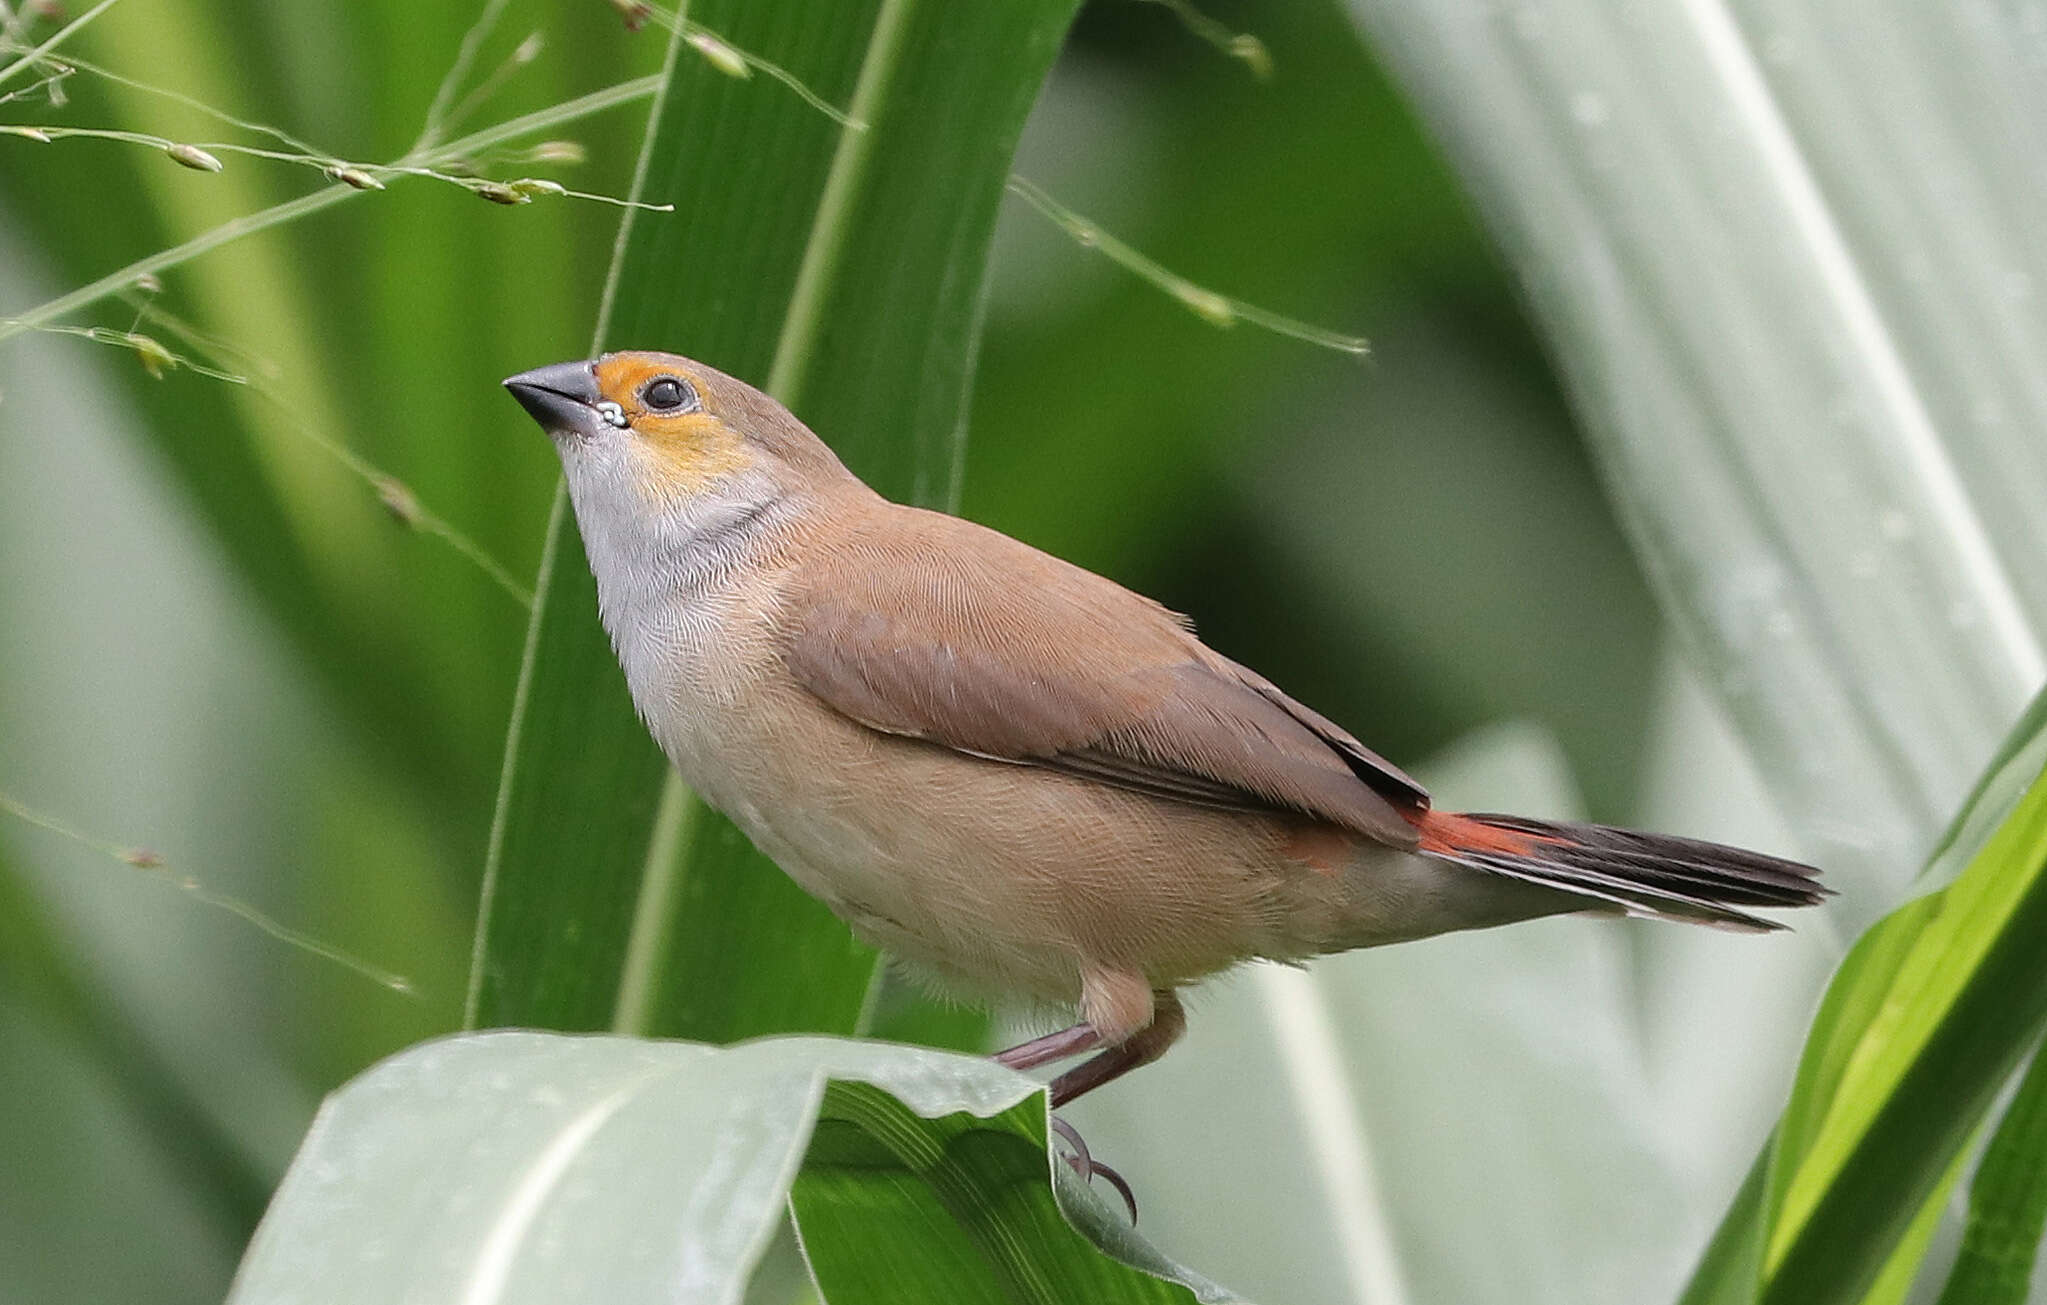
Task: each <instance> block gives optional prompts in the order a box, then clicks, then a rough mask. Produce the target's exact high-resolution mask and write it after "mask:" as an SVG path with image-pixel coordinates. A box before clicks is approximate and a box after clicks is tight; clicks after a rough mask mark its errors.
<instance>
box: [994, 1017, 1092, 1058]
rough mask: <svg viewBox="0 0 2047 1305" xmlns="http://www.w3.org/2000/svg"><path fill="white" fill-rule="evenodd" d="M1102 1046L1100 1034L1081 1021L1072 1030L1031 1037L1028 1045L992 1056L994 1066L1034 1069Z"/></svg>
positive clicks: (1018, 1046)
mask: <svg viewBox="0 0 2047 1305" xmlns="http://www.w3.org/2000/svg"><path fill="white" fill-rule="evenodd" d="M1101 1045H1102V1035H1101V1034H1100V1033H1098V1032H1096V1031H1095V1026H1094V1025H1092V1024H1090V1023H1088V1022H1087V1021H1086V1020H1082V1021H1081V1022H1080V1023H1078V1024H1075V1025H1074V1026H1072V1027H1071V1028H1064V1029H1061V1030H1059V1031H1058V1032H1057V1033H1047V1034H1046V1035H1045V1036H1044V1037H1042V1038H1032V1039H1031V1040H1030V1041H1029V1042H1019V1043H1018V1044H1017V1045H1015V1046H1013V1047H1011V1048H1009V1049H1008V1050H1007V1051H998V1052H996V1053H995V1063H996V1064H998V1065H1007V1066H1009V1067H1010V1068H1011V1069H1036V1068H1037V1067H1038V1066H1040V1065H1049V1064H1051V1063H1052V1062H1053V1061H1055V1060H1064V1059H1066V1058H1067V1057H1068V1056H1078V1055H1079V1054H1080V1053H1081V1052H1083V1051H1093V1050H1094V1049H1095V1048H1096V1047H1099V1046H1101Z"/></svg>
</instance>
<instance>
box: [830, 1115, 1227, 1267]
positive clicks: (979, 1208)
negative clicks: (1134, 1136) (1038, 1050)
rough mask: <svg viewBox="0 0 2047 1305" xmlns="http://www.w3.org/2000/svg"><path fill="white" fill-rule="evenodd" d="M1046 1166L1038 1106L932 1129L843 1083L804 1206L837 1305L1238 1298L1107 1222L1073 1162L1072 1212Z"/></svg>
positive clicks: (932, 1123)
mask: <svg viewBox="0 0 2047 1305" xmlns="http://www.w3.org/2000/svg"><path fill="white" fill-rule="evenodd" d="M1045 1161H1046V1151H1045V1111H1044V1108H1043V1106H1042V1104H1041V1103H1040V1102H1039V1101H1038V1100H1037V1099H1036V1098H1027V1099H1026V1100H1024V1101H1022V1102H1019V1103H1018V1104H1016V1105H1014V1106H1012V1107H1010V1108H1009V1109H1007V1110H1005V1111H1003V1112H1002V1113H1000V1114H997V1115H993V1116H990V1117H988V1118H985V1119H982V1118H977V1117H975V1116H973V1115H971V1114H966V1113H955V1114H952V1115H948V1116H944V1117H941V1118H937V1119H930V1118H923V1117H920V1115H919V1114H918V1112H916V1111H914V1110H912V1109H911V1108H910V1107H909V1106H907V1105H906V1104H904V1103H903V1102H901V1101H898V1100H896V1099H895V1098H894V1097H892V1096H890V1095H888V1094H887V1093H886V1092H883V1091H881V1090H879V1089H877V1088H875V1087H872V1086H869V1085H867V1084H864V1083H833V1084H832V1085H830V1086H829V1087H828V1088H827V1089H826V1091H825V1096H824V1103H823V1107H822V1109H821V1110H820V1112H819V1116H818V1122H817V1131H816V1132H815V1133H814V1134H813V1135H812V1137H811V1140H810V1149H809V1151H808V1152H807V1153H806V1154H805V1156H804V1161H803V1171H802V1173H801V1174H799V1175H798V1176H797V1179H796V1184H795V1187H794V1189H793V1190H792V1191H791V1193H790V1209H791V1210H792V1211H793V1212H794V1214H795V1216H796V1227H797V1234H798V1236H799V1237H800V1238H801V1240H802V1245H803V1252H804V1256H805V1258H806V1259H807V1260H808V1261H809V1263H810V1267H811V1272H812V1273H813V1274H815V1275H816V1278H817V1283H818V1286H819V1288H820V1289H821V1290H822V1291H823V1293H824V1297H825V1299H826V1300H827V1301H829V1302H831V1305H860V1303H861V1302H869V1301H871V1302H875V1303H876V1305H882V1303H884V1302H902V1303H903V1305H911V1303H912V1302H916V1301H932V1302H935V1303H940V1305H950V1303H951V1302H954V1301H989V1302H1018V1303H1023V1302H1028V1303H1030V1305H1059V1303H1060V1302H1064V1301H1083V1300H1084V1301H1099V1302H1104V1305H1106V1303H1107V1302H1113V1301H1131V1302H1138V1301H1157V1302H1164V1301H1194V1300H1197V1299H1198V1300H1202V1301H1229V1300H1235V1299H1236V1298H1235V1297H1233V1296H1231V1295H1230V1294H1229V1293H1228V1292H1225V1291H1223V1290H1222V1289H1221V1288H1219V1287H1216V1286H1214V1285H1213V1284H1211V1283H1208V1282H1206V1281H1205V1280H1202V1279H1199V1278H1194V1277H1191V1276H1189V1275H1187V1274H1186V1273H1185V1272H1184V1271H1182V1270H1180V1269H1178V1268H1177V1267H1176V1266H1174V1265H1171V1264H1170V1263H1168V1262H1166V1261H1165V1260H1164V1259H1163V1258H1162V1257H1160V1256H1159V1255H1158V1253H1157V1252H1156V1251H1153V1250H1151V1249H1150V1248H1149V1247H1148V1246H1145V1245H1144V1243H1143V1242H1142V1241H1141V1240H1140V1239H1138V1238H1136V1237H1135V1236H1134V1235H1133V1234H1132V1233H1131V1232H1130V1231H1129V1229H1128V1225H1127V1224H1125V1223H1124V1222H1122V1220H1123V1219H1124V1218H1125V1216H1124V1215H1123V1214H1122V1211H1121V1209H1120V1207H1119V1208H1118V1210H1117V1211H1116V1212H1115V1213H1107V1212H1105V1211H1104V1209H1103V1204H1102V1201H1101V1200H1100V1198H1099V1197H1097V1196H1096V1195H1094V1194H1091V1193H1087V1192H1083V1191H1080V1190H1078V1189H1077V1186H1076V1185H1077V1183H1078V1180H1077V1179H1075V1178H1073V1176H1072V1174H1071V1173H1070V1171H1069V1170H1068V1168H1067V1167H1066V1165H1065V1163H1064V1162H1063V1161H1061V1162H1059V1163H1058V1165H1057V1167H1056V1168H1055V1170H1054V1176H1055V1177H1056V1178H1057V1179H1058V1180H1059V1183H1060V1188H1059V1192H1060V1193H1063V1202H1062V1199H1061V1197H1060V1196H1059V1195H1055V1190H1054V1188H1053V1186H1052V1185H1050V1184H1048V1183H1047V1182H1046V1181H1045ZM1111 1199H1112V1200H1113V1198H1111ZM1062 1203H1063V1204H1065V1205H1067V1207H1068V1208H1069V1210H1070V1212H1071V1213H1073V1214H1074V1215H1075V1216H1076V1219H1075V1222H1076V1223H1078V1224H1079V1225H1080V1226H1081V1227H1085V1228H1087V1229H1088V1230H1089V1234H1090V1235H1091V1236H1094V1237H1096V1238H1097V1239H1098V1240H1101V1241H1102V1244H1103V1245H1104V1246H1105V1247H1107V1248H1108V1249H1109V1250H1110V1251H1111V1252H1112V1253H1115V1254H1116V1255H1118V1257H1119V1258H1122V1259H1124V1260H1126V1261H1127V1263H1118V1262H1117V1261H1116V1260H1114V1259H1111V1258H1109V1256H1107V1255H1103V1254H1101V1253H1099V1252H1097V1251H1096V1250H1095V1249H1094V1248H1093V1247H1089V1246H1088V1245H1087V1244H1086V1242H1085V1241H1084V1240H1083V1238H1082V1237H1081V1235H1080V1233H1078V1232H1076V1231H1075V1230H1074V1228H1073V1227H1070V1226H1068V1223H1067V1219H1066V1216H1064V1215H1062V1213H1061V1206H1062ZM1074 1207H1078V1208H1077V1209H1075V1208H1074ZM1133 1263H1134V1264H1138V1265H1140V1266H1142V1267H1143V1268H1145V1269H1147V1270H1149V1271H1150V1272H1139V1271H1138V1270H1137V1269H1134V1268H1131V1267H1130V1264H1133ZM1154 1273H1155V1274H1158V1275H1160V1276H1156V1277H1154V1276H1152V1274H1154ZM1168 1278H1171V1279H1174V1281H1167V1279H1168Z"/></svg>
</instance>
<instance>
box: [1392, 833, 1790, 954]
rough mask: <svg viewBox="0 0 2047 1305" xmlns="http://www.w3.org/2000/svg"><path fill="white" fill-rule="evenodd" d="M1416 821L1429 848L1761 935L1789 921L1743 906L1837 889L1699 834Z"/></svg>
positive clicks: (1634, 906) (1631, 906)
mask: <svg viewBox="0 0 2047 1305" xmlns="http://www.w3.org/2000/svg"><path fill="white" fill-rule="evenodd" d="M1416 828H1417V830H1418V831H1419V832H1420V834H1421V847H1420V851H1421V852H1422V853H1423V854H1424V855H1427V856H1433V857H1437V858H1440V859H1441V860H1445V861H1454V862H1456V863H1457V864H1458V865H1465V866H1470V867H1471V868H1473V869H1474V870H1485V871H1489V872H1491V873H1493V874H1501V875H1507V876H1509V877H1511V878H1514V879H1520V880H1524V881H1526V882H1528V883H1532V884H1541V885H1543V886H1545V887H1549V888H1558V889H1562V890H1564V891H1565V892H1571V893H1577V894H1579V895H1581V896H1584V897H1588V898H1593V899H1595V900H1597V901H1600V902H1605V903H1607V904H1608V905H1609V906H1612V907H1617V908H1619V909H1620V910H1623V911H1625V912H1627V913H1628V914H1629V915H1651V916H1661V917H1663V918H1665V919H1673V920H1688V921H1691V922H1693V923H1696V924H1711V925H1718V926H1720V927H1722V928H1728V929H1742V930H1751V931H1757V932H1760V931H1764V930H1769V929H1781V928H1783V927H1784V926H1782V925H1780V924H1777V923H1775V922H1773V921H1770V920H1764V919H1761V918H1759V917H1757V916H1753V915H1750V914H1748V913H1747V912H1746V911H1742V910H1739V909H1737V908H1739V907H1744V906H1811V905H1814V904H1815V903H1817V902H1819V901H1820V900H1821V899H1823V898H1825V897H1827V896H1829V891H1828V890H1827V889H1826V888H1824V887H1822V886H1821V885H1820V884H1819V883H1818V882H1816V880H1817V877H1818V875H1819V871H1817V870H1815V869H1813V868H1812V867H1811V866H1809V865H1800V864H1799V863H1798V862H1796V861H1785V860H1780V859H1779V858H1777V857H1774V856H1764V855H1762V854H1761V853H1759V852H1744V851H1742V850H1741V849H1740V848H1735V847H1722V846H1721V845H1720V844H1718V843H1702V842H1699V841H1698V840H1696V839H1690V838H1671V837H1668V836H1666V835H1663V834H1642V833H1637V832H1635V831H1634V830H1632V829H1610V828H1608V827H1607V826H1605V825H1578V824H1567V823H1564V822H1562V821H1549V820H1528V819H1524V818H1523V817H1521V816H1497V815H1488V814H1483V813H1478V812H1473V813H1469V814H1456V813H1452V812H1443V811H1431V812H1427V813H1426V814H1424V815H1422V816H1421V818H1420V819H1419V820H1418V821H1417V822H1416Z"/></svg>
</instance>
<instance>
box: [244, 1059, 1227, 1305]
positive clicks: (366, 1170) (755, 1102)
mask: <svg viewBox="0 0 2047 1305" xmlns="http://www.w3.org/2000/svg"><path fill="white" fill-rule="evenodd" d="M820 1102H822V1103H823V1109H822V1113H821V1114H820ZM1046 1120H1047V1114H1046V1110H1045V1097H1044V1094H1043V1090H1042V1087H1041V1086H1040V1085H1039V1084H1038V1083H1036V1082H1035V1081H1033V1080H1031V1079H1029V1078H1027V1077H1025V1076H1023V1075H1021V1074H1017V1073H1015V1072H1013V1071H1011V1070H1007V1069H1003V1068H1002V1067H1000V1066H998V1065H995V1064H994V1063H992V1062H990V1061H988V1060H984V1059H982V1058H979V1057H973V1056H962V1055H957V1054H953V1053H947V1052H935V1051H928V1050H924V1049H921V1048H914V1047H901V1046H890V1045H886V1044H881V1043H873V1042H855V1041H850V1040H845V1039H834V1038H768V1039H762V1040H759V1041H754V1042H749V1043H746V1044H744V1045H741V1046H736V1047H729V1048H718V1047H710V1046H704V1045H701V1044H695V1043H684V1042H667V1041H663V1042H652V1041H644V1040H639V1039H632V1038H619V1037H603V1036H597V1037H589V1036H585V1037H573V1036H563V1035H557V1034H542V1033H530V1032H514V1031H493V1032H485V1033H477V1034H465V1035H461V1036H457V1037H452V1038H445V1039H442V1040H440V1041H437V1042H431V1043H426V1044H423V1045H421V1046H418V1047H415V1048H413V1049H411V1050H409V1051H406V1052H404V1053H402V1054H401V1055H399V1056H396V1057H393V1058H392V1059H390V1060H388V1061H385V1062H384V1063H383V1064H380V1065H377V1066H375V1067H373V1068H372V1069H370V1070H368V1071H366V1072H365V1073H363V1074H362V1075H361V1076H359V1077H358V1078H357V1079H356V1080H354V1081H353V1082H351V1083H349V1084H348V1085H346V1086H345V1087H343V1088H342V1089H341V1090H340V1091H338V1092H336V1093H335V1094H334V1095H333V1096H332V1097H330V1098H329V1099H328V1101H327V1103H326V1104H325V1105H324V1106H323V1107H322V1108H321V1111H320V1114H319V1116H318V1117H317V1118H316V1119H315V1120H314V1123H313V1127H312V1129H311V1131H310V1132H309V1133H308V1135H307V1137H306V1140H305V1143H304V1145H303V1146H302V1147H301V1149H300V1152H299V1155H298V1158H297V1159H296V1160H295V1161H294V1162H293V1164H292V1167H291V1169H290V1171H289V1172H288V1173H287V1174H286V1175H285V1179H284V1182H283V1183H282V1184H281V1185H280V1186H279V1188H278V1193H277V1197H276V1199H275V1201H274V1202H273V1203H272V1205H271V1209H270V1211H269V1213H268V1214H267V1215H265V1217H264V1221H263V1224H262V1227H261V1228H259V1229H258V1230H257V1234H256V1237H255V1239H254V1240H253V1241H252V1242H251V1243H250V1246H249V1251H248V1255H247V1257H246V1258H245V1259H244V1261H243V1263H242V1268H241V1271H240V1273H239V1274H238V1275H237V1277H236V1281H235V1287H234V1291H233V1292H232V1293H231V1295H230V1296H229V1299H230V1301H233V1302H238V1303H239V1305H268V1303H269V1302H277V1301H292V1302H298V1303H300V1305H313V1303H314V1302H320V1301H334V1302H343V1301H365V1300H444V1301H462V1302H465V1303H466V1305H500V1303H508V1302H518V1301H536V1302H538V1301H559V1300H567V1299H576V1300H605V1301H612V1302H617V1303H618V1305H633V1302H637V1301H648V1302H653V1301H675V1300H686V1301H690V1302H701V1303H702V1305H716V1303H717V1302H722V1301H737V1300H739V1299H740V1298H741V1296H742V1294H743V1293H744V1291H745V1290H746V1287H747V1285H748V1283H749V1282H750V1280H751V1278H752V1275H753V1272H754V1269H755V1267H756V1265H758V1263H759V1262H760V1259H761V1256H762V1253H763V1251H764V1250H765V1249H766V1248H767V1246H768V1244H769V1241H770V1239H771V1238H772V1236H773V1235H774V1232H775V1230H776V1228H777V1227H778V1226H779V1225H780V1223H781V1220H782V1216H783V1212H784V1210H785V1208H786V1207H787V1205H788V1203H789V1201H790V1189H791V1184H792V1181H793V1182H794V1183H795V1186H796V1205H797V1208H798V1210H799V1212H800V1213H801V1214H802V1217H803V1227H804V1236H805V1246H806V1249H807V1251H808V1252H809V1254H810V1257H811V1259H812V1261H813V1263H814V1264H815V1265H817V1266H818V1272H819V1278H820V1281H821V1282H822V1284H823V1286H824V1289H825V1291H826V1296H827V1299H829V1300H831V1301H832V1302H834V1305H851V1303H853V1302H859V1301H865V1300H885V1301H891V1302H896V1301H900V1302H915V1301H921V1300H930V1301H942V1302H953V1301H961V1300H965V1301H973V1300H976V1299H980V1300H1015V1301H1026V1302H1044V1303H1045V1305H1053V1303H1055V1302H1063V1301H1077V1300H1088V1301H1097V1302H1102V1305H1120V1303H1121V1302H1133V1303H1139V1302H1159V1301H1194V1300H1197V1299H1198V1300H1202V1301H1215V1302H1224V1301H1230V1300H1234V1299H1235V1298H1234V1297H1232V1296H1230V1295H1229V1294H1228V1293H1227V1292H1224V1291H1222V1290H1221V1289H1220V1288H1216V1287H1214V1286H1213V1285H1212V1284H1209V1283H1206V1282H1204V1281H1202V1280H1201V1279H1199V1278H1196V1277H1194V1276H1192V1275H1188V1274H1185V1273H1183V1272H1182V1271H1179V1270H1177V1269H1175V1268H1174V1267H1173V1266H1172V1265H1170V1264H1169V1263H1167V1262H1166V1261H1165V1260H1164V1259H1163V1258H1161V1257H1159V1256H1158V1254H1157V1253H1156V1252H1154V1251H1151V1250H1149V1248H1145V1247H1143V1246H1142V1244H1141V1243H1137V1242H1135V1241H1134V1240H1133V1239H1132V1238H1131V1236H1130V1234H1129V1233H1127V1232H1125V1233H1123V1234H1122V1235H1121V1236H1120V1237H1118V1238H1114V1239H1112V1240H1111V1245H1112V1246H1114V1247H1115V1253H1116V1255H1117V1256H1119V1257H1122V1258H1123V1259H1128V1260H1135V1261H1137V1262H1138V1264H1139V1265H1140V1266H1141V1267H1140V1268H1132V1267H1130V1266H1129V1265H1128V1264H1126V1263H1122V1262H1119V1259H1118V1258H1112V1257H1111V1255H1110V1254H1106V1253H1104V1252H1103V1251H1102V1250H1099V1249H1097V1248H1096V1247H1095V1246H1094V1245H1092V1244H1091V1243H1090V1242H1089V1240H1088V1239H1087V1238H1086V1237H1083V1236H1082V1235H1081V1234H1080V1233H1078V1232H1076V1231H1074V1230H1073V1229H1072V1228H1069V1227H1068V1226H1067V1225H1066V1224H1065V1223H1064V1222H1063V1221H1062V1219H1061V1217H1060V1202H1061V1201H1064V1202H1066V1203H1068V1204H1069V1205H1070V1206H1072V1207H1073V1208H1074V1209H1075V1211H1076V1213H1077V1214H1079V1215H1081V1216H1082V1217H1081V1222H1082V1223H1083V1224H1084V1225H1092V1226H1105V1225H1106V1224H1107V1223H1108V1222H1109V1221H1110V1220H1112V1219H1114V1218H1115V1216H1114V1215H1111V1214H1109V1213H1108V1211H1107V1210H1106V1209H1105V1208H1104V1207H1102V1206H1101V1205H1100V1204H1099V1203H1098V1202H1096V1201H1095V1200H1094V1198H1093V1197H1092V1196H1091V1195H1089V1194H1088V1193H1086V1192H1084V1191H1081V1190H1079V1189H1078V1188H1076V1187H1074V1186H1073V1185H1072V1184H1071V1183H1066V1184H1063V1186H1062V1191H1061V1193H1060V1194H1059V1195H1057V1196H1055V1191H1054V1185H1053V1171H1052V1168H1051V1166H1052V1165H1054V1164H1058V1165H1059V1166H1060V1168H1061V1169H1062V1170H1063V1168H1064V1162H1063V1161H1054V1160H1052V1159H1051V1158H1050V1157H1049V1156H1048V1154H1047V1152H1046V1148H1045V1136H1046ZM799 1167H800V1168H801V1170H802V1177H801V1178H800V1179H799V1178H798V1177H797V1175H798V1170H799ZM1155 1275H1163V1276H1155ZM991 1292H992V1294H990V1293H991Z"/></svg>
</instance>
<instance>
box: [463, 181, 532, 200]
mask: <svg viewBox="0 0 2047 1305" xmlns="http://www.w3.org/2000/svg"><path fill="white" fill-rule="evenodd" d="M472 189H474V190H475V191H476V193H477V194H479V195H481V196H483V198H485V199H487V200H489V201H490V202H491V203H493V204H531V203H532V202H533V196H531V195H528V194H527V193H525V192H524V191H522V190H518V189H516V188H514V187H511V186H507V185H504V184H502V183H501V182H496V181H479V182H477V183H476V185H475V186H474V187H472Z"/></svg>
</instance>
